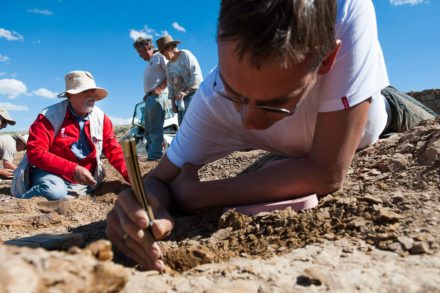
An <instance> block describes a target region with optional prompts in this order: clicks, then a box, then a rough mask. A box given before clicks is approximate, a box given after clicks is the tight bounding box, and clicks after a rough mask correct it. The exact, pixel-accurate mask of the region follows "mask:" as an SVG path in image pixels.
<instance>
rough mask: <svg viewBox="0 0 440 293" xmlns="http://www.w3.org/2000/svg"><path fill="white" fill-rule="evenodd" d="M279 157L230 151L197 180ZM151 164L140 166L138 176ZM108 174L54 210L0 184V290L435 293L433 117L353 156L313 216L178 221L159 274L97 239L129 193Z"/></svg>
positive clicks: (436, 139)
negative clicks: (119, 198) (120, 196)
mask: <svg viewBox="0 0 440 293" xmlns="http://www.w3.org/2000/svg"><path fill="white" fill-rule="evenodd" d="M278 158H279V157H277V156H273V155H271V154H268V153H265V152H262V151H250V152H240V153H234V154H232V155H230V156H228V157H227V158H224V159H221V160H219V161H216V162H213V163H211V164H209V165H208V166H205V167H204V168H203V169H202V170H200V172H199V173H200V176H201V177H202V179H203V180H210V179H215V178H226V177H230V176H240V174H242V173H244V172H255V171H256V170H257V169H258V168H259V167H261V166H262V165H264V163H266V162H268V161H272V160H275V159H278ZM154 166H155V163H150V162H141V169H142V170H143V173H144V174H147V173H148V172H149V171H150V170H151V169H152V168H154ZM107 171H108V176H107V179H106V182H105V183H104V185H103V186H102V187H101V189H100V190H98V191H97V193H96V194H95V196H93V197H88V196H87V197H81V198H74V199H69V200H66V201H58V202H48V201H46V200H44V199H41V198H35V199H32V200H17V199H15V198H12V197H11V196H9V187H10V183H9V182H2V183H0V194H1V195H0V240H1V241H3V242H4V243H3V244H2V245H0V284H1V285H0V292H119V291H123V292H147V291H151V292H173V291H178V292H191V291H192V292H200V291H202V292H205V291H206V292H208V291H209V292H223V291H230V292H285V291H328V290H332V291H350V292H351V291H367V292H368V291H375V292H376V291H391V292H438V291H439V290H440V285H439V283H438V279H439V278H440V229H439V228H438V227H439V223H440V204H439V203H440V119H437V121H428V122H425V123H423V124H422V125H420V126H418V127H416V128H415V129H413V130H412V131H411V132H408V133H403V134H398V135H397V134H396V135H393V136H391V137H389V138H387V139H384V140H380V141H379V142H378V143H376V144H375V145H373V146H371V147H369V148H366V149H364V150H362V151H359V152H358V153H357V154H356V156H355V159H354V161H353V164H352V167H351V169H350V170H349V174H348V176H347V180H346V183H345V185H344V187H343V189H342V190H340V191H338V192H335V193H333V194H330V195H327V196H325V197H321V198H320V200H319V205H318V207H316V208H315V209H313V210H309V211H306V212H301V213H296V212H294V211H292V210H290V209H287V210H284V211H275V212H271V213H261V214H258V215H255V216H245V215H242V214H239V213H237V212H235V211H226V212H225V211H222V210H210V211H205V212H203V213H200V214H198V215H195V216H187V215H175V216H176V229H175V231H174V232H173V233H172V235H171V236H170V237H169V238H168V239H167V240H165V241H162V242H161V243H160V245H161V247H162V249H163V251H164V259H165V262H166V264H167V265H168V269H167V271H166V273H164V274H158V273H156V272H146V271H142V270H140V269H139V268H138V267H136V266H135V265H134V264H132V263H131V262H130V261H129V260H128V259H126V258H125V257H124V256H123V255H121V254H120V253H118V252H117V251H114V250H112V248H111V245H110V244H109V242H108V241H106V240H105V233H104V231H105V217H106V214H107V212H108V211H109V210H110V209H111V207H112V204H113V203H114V201H115V199H116V194H117V193H118V192H119V191H120V190H122V189H124V188H127V186H128V185H126V184H125V183H123V180H122V178H121V177H120V176H119V175H118V174H117V173H116V172H115V171H114V170H113V169H112V168H111V167H107ZM23 245H25V246H28V247H23ZM30 247H32V248H30ZM43 247H44V248H43Z"/></svg>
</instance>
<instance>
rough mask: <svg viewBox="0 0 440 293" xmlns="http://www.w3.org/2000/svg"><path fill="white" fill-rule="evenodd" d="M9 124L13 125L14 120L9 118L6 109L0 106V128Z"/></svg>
mask: <svg viewBox="0 0 440 293" xmlns="http://www.w3.org/2000/svg"><path fill="white" fill-rule="evenodd" d="M8 124H9V125H15V120H14V119H12V118H11V116H10V115H9V112H8V110H6V109H5V108H2V107H0V129H3V128H5V127H6V126H8Z"/></svg>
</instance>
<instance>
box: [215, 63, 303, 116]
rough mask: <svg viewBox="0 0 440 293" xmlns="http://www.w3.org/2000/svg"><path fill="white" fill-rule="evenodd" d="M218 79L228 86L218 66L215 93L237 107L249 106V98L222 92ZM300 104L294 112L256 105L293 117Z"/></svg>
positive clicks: (265, 109)
mask: <svg viewBox="0 0 440 293" xmlns="http://www.w3.org/2000/svg"><path fill="white" fill-rule="evenodd" d="M217 78H218V79H219V80H221V82H222V83H223V84H224V85H225V84H226V83H225V82H224V80H223V78H222V76H221V74H220V70H219V67H218V66H217V69H216V74H215V78H214V84H213V86H212V88H213V90H214V92H215V93H216V94H217V95H219V96H220V97H222V98H224V99H226V100H228V101H231V102H233V103H235V104H237V105H243V106H244V105H247V104H249V98H247V97H243V96H238V95H233V94H231V93H226V92H224V91H222V90H220V89H219V86H218V83H217ZM299 103H300V102H298V103H297V104H296V106H295V109H293V110H288V109H285V108H279V107H271V106H264V105H256V106H255V108H257V109H260V110H263V111H267V112H271V113H276V114H281V115H284V116H291V115H293V114H294V113H295V112H296V110H297V108H298V107H299Z"/></svg>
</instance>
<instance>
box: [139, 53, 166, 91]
mask: <svg viewBox="0 0 440 293" xmlns="http://www.w3.org/2000/svg"><path fill="white" fill-rule="evenodd" d="M166 75H167V60H166V59H165V57H163V56H162V54H160V53H159V52H157V53H155V54H154V55H153V56H151V58H150V61H147V65H146V67H145V70H144V92H145V93H149V92H151V91H152V90H153V89H155V88H156V87H157V86H158V85H159V84H161V83H162V81H163V80H164V79H165V78H166Z"/></svg>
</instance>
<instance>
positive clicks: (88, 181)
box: [73, 165, 96, 185]
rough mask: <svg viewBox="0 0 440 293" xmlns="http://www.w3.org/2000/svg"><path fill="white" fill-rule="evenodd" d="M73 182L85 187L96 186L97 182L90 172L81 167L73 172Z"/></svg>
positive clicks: (77, 167)
mask: <svg viewBox="0 0 440 293" xmlns="http://www.w3.org/2000/svg"><path fill="white" fill-rule="evenodd" d="M73 180H75V181H76V182H78V183H80V184H84V185H94V184H96V181H95V179H94V178H93V176H92V174H90V172H89V170H87V169H86V168H84V167H82V166H79V165H78V166H76V167H75V170H74V171H73Z"/></svg>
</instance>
